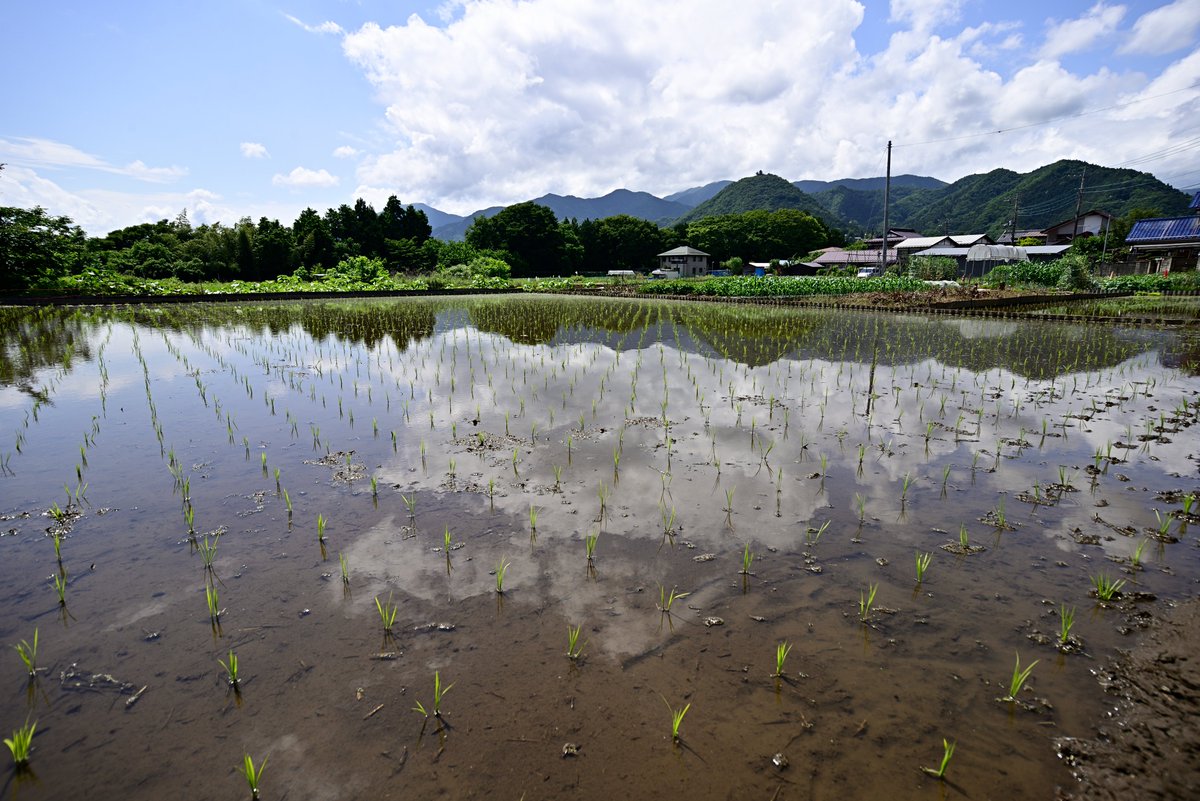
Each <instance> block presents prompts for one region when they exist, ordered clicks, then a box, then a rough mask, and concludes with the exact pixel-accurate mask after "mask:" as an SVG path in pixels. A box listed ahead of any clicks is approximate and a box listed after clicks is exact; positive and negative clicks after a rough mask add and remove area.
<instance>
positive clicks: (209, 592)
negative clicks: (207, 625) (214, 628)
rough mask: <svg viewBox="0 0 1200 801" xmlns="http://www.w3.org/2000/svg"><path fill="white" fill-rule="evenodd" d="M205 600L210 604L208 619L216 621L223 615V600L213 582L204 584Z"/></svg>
mask: <svg viewBox="0 0 1200 801" xmlns="http://www.w3.org/2000/svg"><path fill="white" fill-rule="evenodd" d="M204 600H205V602H206V603H207V605H208V619H209V620H211V621H212V622H213V623H216V622H217V621H218V620H219V619H220V617H221V600H220V596H219V595H218V594H217V588H216V587H214V586H213V585H212V584H211V583H206V584H205V585H204Z"/></svg>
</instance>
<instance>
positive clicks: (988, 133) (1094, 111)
mask: <svg viewBox="0 0 1200 801" xmlns="http://www.w3.org/2000/svg"><path fill="white" fill-rule="evenodd" d="M1197 86H1200V81H1198V82H1196V83H1193V84H1191V85H1190V86H1184V87H1181V88H1179V89H1172V90H1171V91H1170V92H1163V93H1162V94H1158V95H1150V96H1149V97H1139V98H1137V99H1136V100H1130V101H1128V102H1125V103H1114V104H1113V105H1111V106H1101V107H1100V108H1093V109H1088V110H1087V111H1080V112H1078V113H1076V114H1066V115H1063V116H1061V117H1051V118H1049V119H1045V120H1040V121H1038V122H1030V123H1026V124H1025V125H1014V126H1013V127H1011V128H1000V129H998V130H995V131H980V132H979V133H973V134H963V135H962V136H947V137H944V138H942V139H927V140H925V141H923V142H902V143H900V144H895V145H893V146H892V147H893V148H898V147H916V146H917V145H934V144H938V143H941V142H957V141H960V140H962V139H977V138H979V137H981V136H996V135H998V134H1005V133H1011V132H1012V131H1021V130H1024V129H1026V128H1036V127H1037V126H1039V125H1049V124H1050V123H1052V122H1061V121H1063V120H1074V119H1078V118H1080V117H1086V116H1088V115H1090V114H1099V113H1100V112H1101V111H1111V110H1112V109H1116V108H1125V107H1126V106H1132V105H1134V104H1135V103H1144V102H1145V101H1147V100H1156V99H1158V98H1160V97H1167V96H1168V95H1174V94H1178V93H1179V92H1187V91H1189V90H1191V89H1195V88H1196V87H1197Z"/></svg>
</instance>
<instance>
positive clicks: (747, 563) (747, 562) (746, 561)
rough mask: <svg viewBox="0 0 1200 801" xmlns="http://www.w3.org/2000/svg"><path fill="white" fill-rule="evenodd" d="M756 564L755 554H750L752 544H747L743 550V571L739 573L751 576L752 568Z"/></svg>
mask: <svg viewBox="0 0 1200 801" xmlns="http://www.w3.org/2000/svg"><path fill="white" fill-rule="evenodd" d="M753 564H754V554H753V553H751V552H750V543H748V542H747V543H746V546H745V548H743V550H742V569H741V570H739V571H738V573H739V574H740V575H743V576H749V575H750V567H751V565H753Z"/></svg>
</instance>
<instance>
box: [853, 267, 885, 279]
mask: <svg viewBox="0 0 1200 801" xmlns="http://www.w3.org/2000/svg"><path fill="white" fill-rule="evenodd" d="M881 275H883V268H882V267H880V266H878V265H876V266H874V267H863V268H862V269H861V270H859V271H858V277H859V278H878V277H879V276H881Z"/></svg>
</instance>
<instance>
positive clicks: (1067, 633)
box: [1058, 604, 1075, 647]
mask: <svg viewBox="0 0 1200 801" xmlns="http://www.w3.org/2000/svg"><path fill="white" fill-rule="evenodd" d="M1074 625H1075V607H1073V606H1072V607H1071V608H1070V609H1068V608H1067V605H1066V604H1062V605H1061V606H1060V607H1059V609H1058V644H1059V646H1060V647H1061V646H1065V645H1066V644H1067V642H1068V641H1069V640H1070V639H1071V628H1072V627H1073V626H1074Z"/></svg>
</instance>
